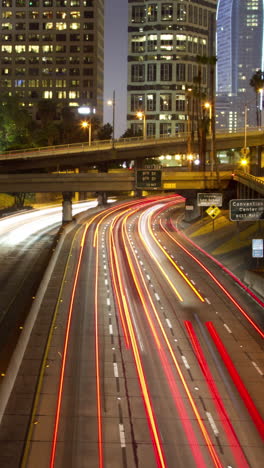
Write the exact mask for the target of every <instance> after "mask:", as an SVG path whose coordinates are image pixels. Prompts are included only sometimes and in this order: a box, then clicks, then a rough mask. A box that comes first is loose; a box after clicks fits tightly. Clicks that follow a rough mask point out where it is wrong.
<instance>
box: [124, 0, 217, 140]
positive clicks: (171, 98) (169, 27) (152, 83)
mask: <svg viewBox="0 0 264 468" xmlns="http://www.w3.org/2000/svg"><path fill="white" fill-rule="evenodd" d="M128 6H129V22H128V39H129V51H128V88H127V89H128V103H127V105H128V114H127V124H128V128H131V129H132V130H133V132H134V133H135V134H136V133H137V132H138V131H141V132H142V131H143V130H145V132H146V134H147V136H151V135H156V136H159V135H171V134H172V135H173V134H179V133H181V132H184V131H186V130H187V95H186V94H187V93H186V91H187V89H188V88H189V87H192V86H193V84H194V79H195V77H197V75H198V66H199V65H198V63H197V55H200V56H208V57H210V56H213V55H215V16H216V6H217V0H206V1H205V0H200V1H199V2H197V1H192V0H191V1H175V0H167V1H160V0H156V1H155V0H152V1H138V0H137V1H135V0H134V1H133V0H128ZM208 87H209V76H208V65H206V64H205V65H201V88H202V90H204V92H205V93H208ZM138 111H142V112H144V116H145V121H144V118H143V121H142V120H141V121H140V120H139V119H138V118H137V116H136V114H137V112H138ZM142 126H143V127H144V129H143V128H142Z"/></svg>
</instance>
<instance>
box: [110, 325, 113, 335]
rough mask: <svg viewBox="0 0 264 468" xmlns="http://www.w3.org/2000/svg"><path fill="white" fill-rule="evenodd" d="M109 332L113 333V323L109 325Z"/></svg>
mask: <svg viewBox="0 0 264 468" xmlns="http://www.w3.org/2000/svg"><path fill="white" fill-rule="evenodd" d="M109 333H110V335H113V325H111V324H110V325H109Z"/></svg>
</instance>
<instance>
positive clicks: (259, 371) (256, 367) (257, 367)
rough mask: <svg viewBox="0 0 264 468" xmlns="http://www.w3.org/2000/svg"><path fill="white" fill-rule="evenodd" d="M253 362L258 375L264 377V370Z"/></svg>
mask: <svg viewBox="0 0 264 468" xmlns="http://www.w3.org/2000/svg"><path fill="white" fill-rule="evenodd" d="M251 362H252V364H253V366H254V367H255V369H256V370H257V371H258V373H259V374H260V375H264V374H263V372H262V370H261V369H260V368H259V366H258V365H257V364H256V363H255V362H254V361H251Z"/></svg>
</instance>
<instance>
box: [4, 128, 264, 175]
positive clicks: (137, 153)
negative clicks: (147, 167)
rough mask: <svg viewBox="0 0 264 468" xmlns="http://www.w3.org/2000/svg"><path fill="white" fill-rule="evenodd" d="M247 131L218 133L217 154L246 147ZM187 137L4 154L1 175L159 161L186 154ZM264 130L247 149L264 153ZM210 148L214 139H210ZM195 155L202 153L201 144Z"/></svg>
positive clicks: (250, 136) (254, 133)
mask: <svg viewBox="0 0 264 468" xmlns="http://www.w3.org/2000/svg"><path fill="white" fill-rule="evenodd" d="M244 138H245V131H244V129H240V130H238V131H237V132H236V133H225V132H223V133H221V132H217V133H216V151H220V150H228V149H231V148H242V147H243V146H244ZM186 142H187V134H185V133H183V134H179V135H176V136H175V135H174V136H164V137H163V138H153V137H151V138H149V137H148V138H146V139H143V137H135V138H129V139H127V138H124V139H119V140H115V141H111V140H107V141H99V140H96V141H92V143H91V145H89V144H88V142H87V143H79V144H75V143H74V144H70V145H60V146H50V147H42V148H30V149H25V150H16V151H9V152H4V153H0V173H7V172H8V173H10V172H29V171H41V170H44V169H46V170H66V169H74V168H81V167H87V166H91V165H92V164H99V163H105V162H111V161H117V160H119V161H124V160H137V159H139V160H140V159H141V160H142V159H145V158H155V157H158V156H161V155H166V154H173V155H174V154H185V153H186V149H187V143H186ZM263 145H264V127H262V128H248V129H247V146H249V147H251V148H260V149H262V147H263ZM207 147H208V150H209V148H210V138H209V137H208V138H207ZM193 152H194V153H198V141H197V139H196V140H195V141H194V147H193Z"/></svg>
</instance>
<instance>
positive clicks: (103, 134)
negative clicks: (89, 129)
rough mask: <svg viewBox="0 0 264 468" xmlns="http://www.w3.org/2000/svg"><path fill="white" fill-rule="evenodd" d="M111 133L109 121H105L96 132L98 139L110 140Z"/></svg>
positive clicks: (111, 128)
mask: <svg viewBox="0 0 264 468" xmlns="http://www.w3.org/2000/svg"><path fill="white" fill-rule="evenodd" d="M112 133H113V127H112V125H111V124H110V123H106V124H105V125H103V126H102V127H100V128H99V130H98V132H97V138H98V140H110V139H111V137H112Z"/></svg>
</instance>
